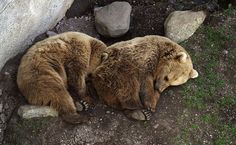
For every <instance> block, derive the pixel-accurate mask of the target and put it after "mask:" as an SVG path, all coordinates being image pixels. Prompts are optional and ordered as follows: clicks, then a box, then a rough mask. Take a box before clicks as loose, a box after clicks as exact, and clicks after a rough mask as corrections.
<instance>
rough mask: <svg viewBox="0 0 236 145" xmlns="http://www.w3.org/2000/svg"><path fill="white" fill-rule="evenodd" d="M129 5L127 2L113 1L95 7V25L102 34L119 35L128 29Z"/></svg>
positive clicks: (108, 35)
mask: <svg viewBox="0 0 236 145" xmlns="http://www.w3.org/2000/svg"><path fill="white" fill-rule="evenodd" d="M131 9H132V8H131V5H130V4H129V3H128V2H113V3H111V4H109V5H107V6H104V7H102V8H101V7H100V8H95V9H94V13H95V26H96V29H97V31H98V33H100V34H101V35H103V36H107V37H119V36H121V35H124V34H125V33H126V32H127V31H128V30H129V25H130V13H131Z"/></svg>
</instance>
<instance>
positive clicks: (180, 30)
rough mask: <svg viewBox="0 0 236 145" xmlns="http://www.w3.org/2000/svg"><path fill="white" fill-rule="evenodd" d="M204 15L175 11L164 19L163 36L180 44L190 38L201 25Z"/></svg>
mask: <svg viewBox="0 0 236 145" xmlns="http://www.w3.org/2000/svg"><path fill="white" fill-rule="evenodd" d="M205 18H206V14H205V13H204V12H203V11H198V12H193V11H175V12H172V13H171V14H170V15H169V16H168V17H167V19H166V21H165V24H164V27H165V36H166V37H168V38H170V39H171V40H173V41H175V42H178V43H179V42H182V41H184V40H186V39H188V38H189V37H191V36H192V35H193V34H194V32H195V31H196V30H197V28H198V27H199V26H200V25H201V24H202V23H203V21H204V20H205Z"/></svg>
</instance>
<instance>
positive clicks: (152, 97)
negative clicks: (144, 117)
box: [139, 76, 160, 112]
mask: <svg viewBox="0 0 236 145" xmlns="http://www.w3.org/2000/svg"><path fill="white" fill-rule="evenodd" d="M153 82H154V79H153V77H152V76H148V77H147V78H146V79H145V80H144V81H143V82H142V83H141V87H140V93H139V95H140V99H141V101H142V103H143V105H144V107H145V108H146V109H148V110H150V111H152V112H155V111H156V105H157V102H158V100H159V98H160V93H159V92H158V91H155V89H154V84H153Z"/></svg>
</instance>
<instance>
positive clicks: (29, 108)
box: [17, 105, 58, 119]
mask: <svg viewBox="0 0 236 145" xmlns="http://www.w3.org/2000/svg"><path fill="white" fill-rule="evenodd" d="M17 113H18V115H19V116H20V117H22V118H24V119H30V118H35V117H48V116H52V117H57V116H58V112H57V111H56V110H54V109H53V108H50V107H48V106H33V105H24V106H20V108H19V109H18V112H17Z"/></svg>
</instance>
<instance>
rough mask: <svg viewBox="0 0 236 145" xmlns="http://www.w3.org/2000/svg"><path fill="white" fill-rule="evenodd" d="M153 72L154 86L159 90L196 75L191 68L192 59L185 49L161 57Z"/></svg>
mask: <svg viewBox="0 0 236 145" xmlns="http://www.w3.org/2000/svg"><path fill="white" fill-rule="evenodd" d="M155 72H156V74H155V81H154V83H155V84H154V86H155V90H157V91H159V92H163V91H164V90H165V89H166V88H167V87H169V86H177V85H181V84H184V83H185V82H187V81H188V80H189V79H190V78H196V77H198V72H197V71H196V70H195V69H193V64H192V60H191V58H190V56H189V54H188V53H187V52H186V51H180V52H177V53H176V54H174V55H172V57H171V58H168V59H161V60H160V61H159V64H158V67H157V70H156V71H155Z"/></svg>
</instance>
